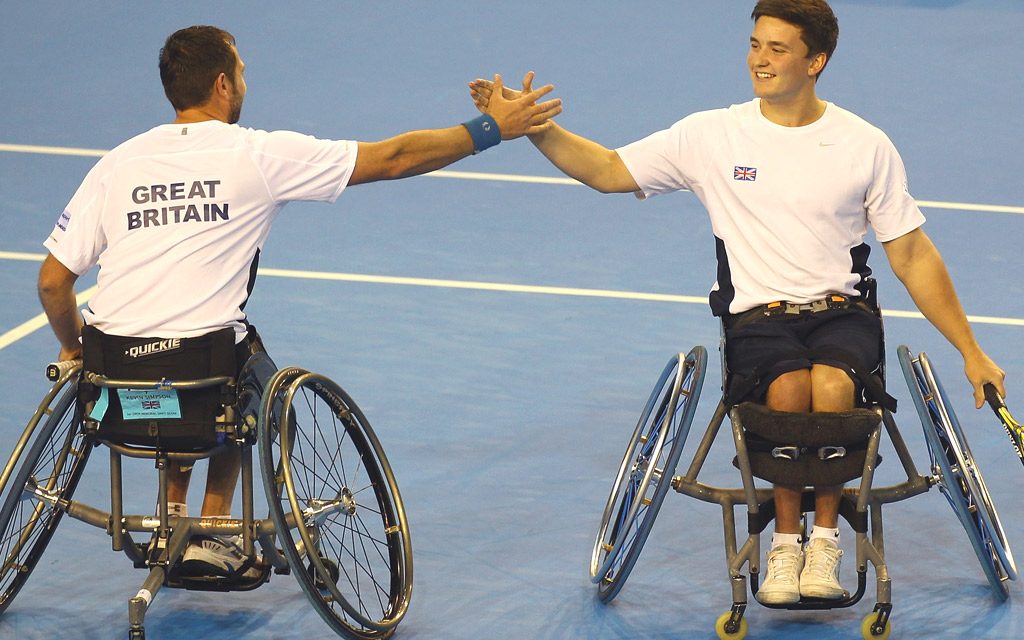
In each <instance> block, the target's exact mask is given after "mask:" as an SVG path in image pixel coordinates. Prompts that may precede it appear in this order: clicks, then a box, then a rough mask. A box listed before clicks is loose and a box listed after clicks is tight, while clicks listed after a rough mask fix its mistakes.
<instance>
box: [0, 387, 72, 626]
mask: <svg viewBox="0 0 1024 640" xmlns="http://www.w3.org/2000/svg"><path fill="white" fill-rule="evenodd" d="M77 381H78V371H77V370H76V371H73V372H72V373H71V374H69V375H66V376H64V377H63V378H62V379H61V380H60V381H58V382H57V384H55V385H54V388H53V389H51V391H50V393H49V394H48V395H47V397H46V398H44V399H43V402H42V404H41V405H40V407H39V410H38V411H37V412H36V414H35V415H34V416H33V417H32V420H31V421H30V422H29V424H28V426H27V427H26V429H25V434H26V436H30V435H31V433H32V432H35V439H34V440H33V441H32V444H31V446H30V447H28V449H21V450H17V449H16V450H15V452H14V454H13V455H12V456H11V459H10V461H9V462H8V463H7V467H6V468H5V470H4V477H5V478H9V479H10V481H9V482H8V483H6V487H5V488H6V489H7V490H6V491H5V492H4V500H3V505H2V506H0V613H2V612H3V611H5V610H6V609H7V607H8V606H10V604H11V601H13V600H14V597H15V596H16V595H17V594H18V591H19V590H20V589H21V587H22V586H23V585H24V584H25V581H26V580H28V577H29V574H31V572H32V569H34V568H35V566H36V563H37V562H38V561H39V558H40V556H41V555H42V553H43V551H44V550H45V549H46V545H47V543H49V541H50V538H51V536H53V532H54V531H55V530H56V528H57V525H58V524H59V523H60V519H61V516H62V515H63V514H64V508H65V506H66V501H67V500H69V499H70V498H71V495H72V493H74V490H75V487H76V486H77V485H78V481H79V479H80V478H81V477H82V472H83V471H84V470H85V463H86V461H87V460H88V458H89V452H90V451H91V450H92V443H91V440H90V438H89V437H87V435H86V434H85V432H84V431H83V429H82V416H81V412H80V411H79V408H78V402H77V398H76V393H77ZM40 424H41V426H40ZM15 469H17V473H14V472H15ZM10 474H14V475H10ZM62 503H63V504H62Z"/></svg>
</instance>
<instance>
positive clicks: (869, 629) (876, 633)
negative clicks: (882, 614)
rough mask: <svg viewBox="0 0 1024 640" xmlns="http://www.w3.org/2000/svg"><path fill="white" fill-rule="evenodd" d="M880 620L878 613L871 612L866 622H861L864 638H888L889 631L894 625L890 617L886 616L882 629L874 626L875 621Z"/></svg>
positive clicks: (882, 639)
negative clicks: (890, 621)
mask: <svg viewBox="0 0 1024 640" xmlns="http://www.w3.org/2000/svg"><path fill="white" fill-rule="evenodd" d="M877 620H878V613H877V612H874V613H869V614H868V615H867V617H866V618H864V622H862V623H860V633H861V635H862V636H864V640H888V638H889V632H890V631H892V625H891V624H889V619H888V618H886V620H885V626H884V627H883V628H882V629H880V630H879V629H876V628H874V626H875V622H876V621H877Z"/></svg>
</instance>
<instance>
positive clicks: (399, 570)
mask: <svg viewBox="0 0 1024 640" xmlns="http://www.w3.org/2000/svg"><path fill="white" fill-rule="evenodd" d="M260 414H261V415H260V427H259V448H260V465H261V470H262V473H263V479H264V487H265V489H266V492H267V500H268V502H269V504H270V517H271V519H272V520H273V522H274V526H275V529H276V537H277V543H278V545H279V546H280V547H281V548H282V550H283V551H284V554H285V556H286V557H287V558H288V562H289V564H290V565H291V568H292V574H293V575H294V576H295V577H296V579H297V580H298V582H299V585H300V587H301V588H302V590H303V591H304V592H305V593H306V595H307V597H308V598H309V600H310V602H311V603H312V604H313V606H314V608H316V610H317V613H318V614H319V615H320V617H321V618H323V619H324V621H325V622H327V624H328V625H329V626H330V627H331V628H332V629H333V630H334V631H335V632H336V633H338V634H339V635H342V636H344V637H347V638H360V639H370V638H387V637H389V636H391V635H392V634H393V633H394V630H395V628H396V626H397V625H398V623H399V622H400V621H401V620H402V617H403V616H404V615H405V613H406V611H407V610H408V607H409V600H410V597H411V595H412V545H411V539H410V536H409V527H408V523H407V522H406V518H405V510H404V507H403V505H402V499H401V496H400V494H399V491H398V485H397V483H396V482H395V478H394V474H393V473H392V471H391V467H390V465H389V464H388V461H387V458H386V457H385V455H384V450H383V448H382V447H381V445H380V442H379V441H378V440H377V437H376V435H374V432H373V430H372V429H371V428H370V425H369V423H368V422H367V420H366V417H365V416H364V415H363V414H362V412H361V411H360V410H359V407H357V406H356V404H355V403H354V402H353V401H352V399H351V398H350V397H349V396H348V395H347V394H346V393H345V392H344V391H343V390H342V389H341V388H340V387H338V385H336V384H335V383H333V382H332V381H331V380H329V379H327V378H325V377H323V376H320V375H318V374H314V373H309V372H305V371H302V370H296V369H284V370H282V371H280V372H278V374H275V376H274V378H272V379H271V381H270V383H269V384H268V386H267V393H265V395H264V396H263V401H262V405H261V411H260ZM284 416H287V417H286V418H283V419H281V417H284Z"/></svg>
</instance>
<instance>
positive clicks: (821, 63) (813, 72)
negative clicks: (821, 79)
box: [807, 52, 828, 78]
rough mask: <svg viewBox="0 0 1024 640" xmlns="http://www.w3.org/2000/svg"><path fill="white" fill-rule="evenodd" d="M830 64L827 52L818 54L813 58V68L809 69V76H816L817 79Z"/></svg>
mask: <svg viewBox="0 0 1024 640" xmlns="http://www.w3.org/2000/svg"><path fill="white" fill-rule="evenodd" d="M826 62H828V55H826V54H825V52H821V53H817V54H815V55H814V57H813V58H811V66H809V67H808V68H807V75H810V76H814V77H815V78H817V76H818V74H819V73H821V70H822V69H824V68H825V63H826Z"/></svg>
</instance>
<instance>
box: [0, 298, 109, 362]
mask: <svg viewBox="0 0 1024 640" xmlns="http://www.w3.org/2000/svg"><path fill="white" fill-rule="evenodd" d="M94 293H96V287H95V286H92V287H89V288H88V289H86V290H85V291H83V292H81V293H79V294H78V295H77V296H75V302H76V304H78V305H79V306H81V305H83V304H85V303H86V302H87V301H88V300H89V298H91V297H92V295H93V294H94ZM48 324H49V322H48V321H47V319H46V314H45V313H40V314H39V315H38V316H36V317H34V318H32V319H31V320H28V321H27V322H23V323H21V324H20V325H18V326H16V327H14V328H13V329H11V330H10V331H8V332H7V333H5V334H3V335H0V349H3V348H5V347H8V346H10V345H12V344H14V343H15V342H17V341H18V340H21V339H22V338H24V337H25V336H27V335H29V334H31V333H32V332H34V331H38V330H39V329H42V328H43V327H45V326H47V325H48Z"/></svg>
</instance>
